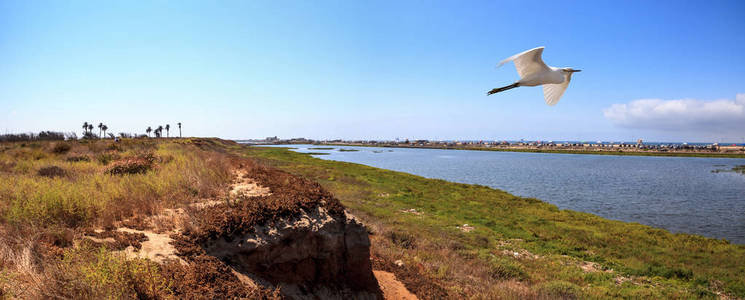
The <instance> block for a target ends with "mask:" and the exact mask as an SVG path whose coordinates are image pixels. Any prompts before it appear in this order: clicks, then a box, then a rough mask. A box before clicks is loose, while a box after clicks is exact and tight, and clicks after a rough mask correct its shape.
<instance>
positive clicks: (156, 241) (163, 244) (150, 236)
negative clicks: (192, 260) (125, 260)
mask: <svg viewBox="0 0 745 300" xmlns="http://www.w3.org/2000/svg"><path fill="white" fill-rule="evenodd" d="M117 230H118V231H123V232H129V233H142V234H144V235H145V236H147V241H143V242H140V243H141V244H142V249H140V251H135V249H134V247H132V246H129V247H127V249H124V253H125V254H126V255H127V256H128V257H140V258H147V259H150V260H152V261H154V262H158V263H163V261H164V260H166V259H173V260H176V261H179V262H180V263H182V264H186V262H184V261H183V260H182V259H181V258H180V257H178V256H177V255H176V248H174V247H173V246H172V245H171V241H172V240H171V238H170V237H169V236H168V234H158V233H155V232H152V231H141V230H135V229H130V228H125V227H122V228H118V229H117Z"/></svg>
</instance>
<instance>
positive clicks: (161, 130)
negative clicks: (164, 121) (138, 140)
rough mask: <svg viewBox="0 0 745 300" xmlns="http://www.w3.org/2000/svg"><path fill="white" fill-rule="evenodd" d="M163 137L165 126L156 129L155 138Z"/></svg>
mask: <svg viewBox="0 0 745 300" xmlns="http://www.w3.org/2000/svg"><path fill="white" fill-rule="evenodd" d="M162 135H163V125H160V126H158V128H156V129H155V136H156V137H161V136H162Z"/></svg>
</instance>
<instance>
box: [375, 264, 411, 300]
mask: <svg viewBox="0 0 745 300" xmlns="http://www.w3.org/2000/svg"><path fill="white" fill-rule="evenodd" d="M373 274H375V278H376V279H378V284H379V285H380V289H381V290H382V291H383V298H384V299H386V300H415V299H417V297H416V295H414V294H412V293H411V292H409V290H407V289H406V287H405V286H404V284H403V283H401V282H400V281H398V279H396V275H393V273H390V272H386V271H378V270H374V271H373Z"/></svg>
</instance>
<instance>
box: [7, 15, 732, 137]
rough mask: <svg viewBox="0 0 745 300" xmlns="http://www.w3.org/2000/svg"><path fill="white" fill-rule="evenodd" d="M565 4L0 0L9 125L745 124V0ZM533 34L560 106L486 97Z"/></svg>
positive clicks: (294, 129) (699, 132)
mask: <svg viewBox="0 0 745 300" xmlns="http://www.w3.org/2000/svg"><path fill="white" fill-rule="evenodd" d="M566 2H567V1H545V2H541V1H537V2H536V3H523V1H515V2H496V1H488V2H479V1H441V2H440V1H438V2H432V1H369V2H367V1H366V2H363V1H267V2H258V1H235V2H230V1H221V2H209V1H208V2H205V1H194V2H188V1H110V2H109V1H107V2H100V1H96V2H94V1H7V0H0V130H2V131H3V132H26V131H39V130H46V129H53V130H64V131H77V132H80V131H81V130H80V129H79V127H80V126H81V124H82V122H84V121H88V122H94V123H96V124H97V123H98V122H104V123H106V124H107V125H108V126H109V128H110V131H112V132H139V133H144V129H145V128H146V127H147V126H153V127H155V126H157V125H164V124H167V123H170V124H171V125H174V124H175V123H177V122H182V123H183V124H184V133H185V135H193V136H219V137H225V138H256V137H265V136H270V135H271V136H274V135H278V136H280V137H309V138H318V139H327V138H328V139H330V138H363V139H393V138H397V137H400V138H427V139H500V140H501V139H509V140H514V139H521V138H524V139H531V140H532V139H541V140H592V141H594V140H606V141H608V140H610V141H617V140H636V139H637V138H643V139H645V140H650V141H689V142H693V141H714V142H716V141H735V142H742V141H743V140H745V130H743V128H745V95H743V93H745V2H743V1H700V2H692V1H686V2H685V3H684V2H683V1H669V2H668V1H587V2H581V1H568V2H570V3H566ZM536 46H546V50H545V51H544V60H545V61H546V63H547V64H549V65H552V66H559V67H574V68H579V69H582V70H583V72H582V73H577V74H575V76H574V77H573V80H572V83H571V85H570V86H569V89H568V90H567V92H566V93H565V94H564V97H563V98H562V99H561V101H560V102H559V103H558V104H557V105H556V106H553V107H551V106H547V105H546V104H544V101H543V94H542V90H541V88H539V87H537V88H527V87H523V88H518V89H513V90H510V91H507V92H504V93H500V94H496V95H492V96H489V97H487V96H485V92H486V91H488V90H490V89H492V88H494V87H498V86H503V85H507V84H510V83H512V82H513V81H515V80H517V79H518V77H517V73H516V72H515V70H514V67H513V66H512V65H511V64H510V65H506V66H503V67H501V68H498V69H497V68H495V67H496V65H497V63H498V62H499V61H500V60H502V59H504V58H506V57H508V56H510V55H512V54H515V53H518V52H521V51H523V50H526V49H530V48H533V47H536ZM738 94H740V95H738ZM640 99H646V100H640ZM672 100H676V101H672ZM639 101H641V102H639ZM689 120H690V121H689Z"/></svg>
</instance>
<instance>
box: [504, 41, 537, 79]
mask: <svg viewBox="0 0 745 300" xmlns="http://www.w3.org/2000/svg"><path fill="white" fill-rule="evenodd" d="M543 48H544V47H537V48H533V49H530V50H527V51H525V52H521V53H518V54H515V55H513V56H510V57H508V58H507V59H505V60H503V61H501V62H499V66H497V67H501V66H502V65H504V64H506V63H507V62H510V61H514V62H515V69H517V74H519V75H520V78H525V76H528V75H530V74H533V73H535V72H542V71H547V70H549V68H548V66H547V65H546V63H544V62H543V58H541V54H543Z"/></svg>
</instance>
